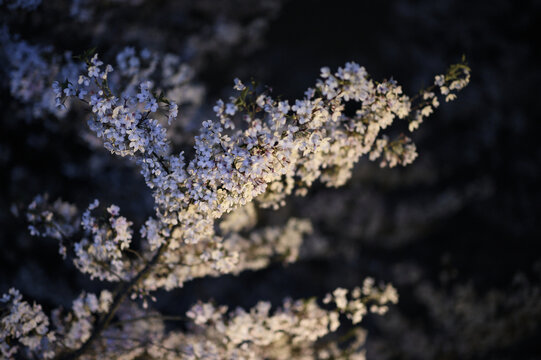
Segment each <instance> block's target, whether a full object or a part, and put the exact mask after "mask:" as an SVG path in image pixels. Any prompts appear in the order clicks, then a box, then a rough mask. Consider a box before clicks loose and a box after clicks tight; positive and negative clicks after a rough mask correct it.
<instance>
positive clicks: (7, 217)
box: [0, 0, 541, 359]
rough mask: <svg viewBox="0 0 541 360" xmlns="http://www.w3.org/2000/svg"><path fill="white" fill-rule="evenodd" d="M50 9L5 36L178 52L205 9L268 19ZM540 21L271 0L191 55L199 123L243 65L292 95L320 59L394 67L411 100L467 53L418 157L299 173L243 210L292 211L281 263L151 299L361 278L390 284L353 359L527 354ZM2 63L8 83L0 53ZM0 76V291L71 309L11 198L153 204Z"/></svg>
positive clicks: (223, 7) (533, 332) (126, 166)
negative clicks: (338, 174)
mask: <svg viewBox="0 0 541 360" xmlns="http://www.w3.org/2000/svg"><path fill="white" fill-rule="evenodd" d="M262 3H263V2H262ZM65 6H66V4H64V3H63V2H62V1H58V2H52V5H47V6H43V5H42V6H41V7H40V8H38V10H37V11H36V12H35V13H31V14H17V15H16V16H17V17H15V16H14V17H13V18H11V19H10V20H9V25H10V30H11V31H13V32H18V33H20V34H21V35H22V37H23V38H25V39H28V40H29V41H33V42H36V43H47V44H52V45H54V46H55V49H58V50H59V52H61V51H64V50H73V52H74V53H78V52H81V51H83V50H85V49H88V48H91V47H97V48H98V51H99V52H100V53H103V54H105V55H104V56H105V58H106V59H107V56H109V58H110V59H112V58H114V55H113V54H115V52H117V51H118V50H119V49H121V48H122V47H123V46H125V45H135V46H139V47H149V48H151V49H153V50H158V51H168V52H173V53H175V52H176V53H179V52H180V53H184V54H187V55H186V57H187V59H190V55H189V52H187V50H186V49H187V46H186V44H185V43H184V42H183V38H184V37H185V36H187V35H189V34H193V33H198V32H204V31H207V30H208V28H209V26H211V25H212V24H213V23H214V22H215V21H217V19H231V21H234V22H238V23H240V24H246V23H247V22H249V21H251V19H253V18H256V17H258V16H259V17H260V16H263V17H265V16H268V14H265V12H266V11H268V10H267V9H266V8H265V7H264V6H262V7H257V6H254V5H251V4H250V2H249V1H223V2H222V1H220V2H217V1H216V2H212V1H202V2H200V3H199V4H196V3H195V2H194V1H179V2H173V1H156V2H150V3H142V4H141V5H137V6H131V7H130V6H127V7H125V8H124V7H123V6H122V5H121V4H120V5H119V4H114V3H113V4H108V3H106V2H104V3H103V4H102V5H100V6H102V8H100V11H101V12H100V24H105V25H106V26H107V27H108V29H109V30H108V31H107V32H105V33H104V32H100V31H99V29H98V27H97V26H95V25H92V24H88V23H86V24H81V23H80V22H77V21H75V20H73V19H72V18H70V17H69V16H68V15H62V12H59V11H58V10H59V9H60V10H61V9H63V7H65ZM4 10H5V9H2V11H4ZM540 15H541V2H540V1H503V0H496V1H488V0H487V1H451V0H442V1H405V0H404V1H338V0H335V1H332V2H330V1H316V0H306V1H285V2H282V3H280V6H279V9H278V10H276V12H275V13H273V15H272V16H268V19H269V20H268V26H267V28H266V30H265V31H264V32H263V34H262V36H261V38H260V39H258V40H257V41H256V42H255V44H251V45H250V44H248V45H250V46H248V45H247V44H246V43H240V44H238V45H236V46H230V47H224V48H223V49H221V48H220V46H217V48H216V49H214V50H212V51H209V52H208V53H206V54H204V55H202V56H200V57H199V58H197V57H196V56H192V58H191V60H192V61H194V60H193V58H197V66H198V73H197V77H196V78H197V81H198V82H200V83H201V84H203V85H204V86H205V87H206V90H207V98H206V103H205V104H204V106H202V107H201V109H199V110H198V112H197V114H196V115H195V116H194V120H193V121H194V122H197V121H200V120H204V119H205V117H208V116H212V114H211V113H210V109H211V108H212V105H213V104H214V102H215V100H216V99H217V98H218V97H227V96H228V95H229V87H230V85H231V80H232V79H233V78H234V77H240V78H242V79H249V78H251V77H253V78H254V79H257V80H258V81H259V82H260V83H262V84H267V85H269V86H270V87H271V88H272V89H273V94H276V95H278V94H280V95H282V96H284V97H285V98H289V99H295V98H299V97H301V96H302V93H303V92H304V90H305V89H306V88H307V87H309V86H311V85H312V84H313V83H314V81H315V79H316V77H317V75H318V74H319V68H320V67H322V66H330V67H331V68H336V67H337V66H340V65H343V64H344V63H345V62H346V61H355V62H357V63H359V64H361V65H364V66H365V67H366V68H367V70H368V72H369V73H370V74H371V76H372V77H373V78H374V79H378V80H381V79H383V78H390V77H393V78H394V79H396V80H397V81H398V82H399V83H400V84H402V85H403V87H404V89H405V92H406V93H408V94H414V93H416V92H417V91H418V90H419V89H420V88H422V87H423V86H427V85H429V84H430V83H431V82H432V79H433V76H434V75H436V74H439V73H443V72H444V70H445V68H446V67H447V66H448V65H450V64H452V63H454V62H458V61H459V59H460V57H461V56H462V54H465V55H466V58H467V60H468V63H469V65H470V67H471V68H472V78H471V83H470V85H469V86H468V87H467V88H466V89H465V90H463V91H462V92H461V93H459V95H458V99H457V100H455V101H454V102H452V103H443V104H442V106H441V107H440V108H439V109H438V110H437V111H436V113H435V114H434V115H433V116H431V117H430V118H429V119H428V120H426V121H425V123H423V124H422V125H421V128H420V130H418V131H417V132H416V133H414V134H413V135H412V138H413V139H414V141H415V142H416V144H417V149H418V152H419V158H418V159H417V160H416V161H415V162H414V163H413V164H412V165H410V166H408V167H407V168H395V169H379V167H378V166H377V164H374V163H370V162H369V161H368V160H366V159H364V160H362V161H361V162H360V163H359V164H358V166H357V167H356V170H355V173H354V176H353V178H352V179H351V180H350V181H349V182H348V183H347V185H346V186H344V187H342V188H338V189H327V188H324V187H323V186H321V185H316V186H315V187H314V188H313V189H312V191H311V192H310V194H309V195H308V196H307V197H306V198H291V199H289V201H288V205H287V206H286V207H285V208H284V209H281V210H279V211H278V212H273V211H261V212H260V214H259V216H260V219H261V224H262V225H264V224H283V223H285V220H286V219H287V218H288V217H290V216H296V217H306V218H309V219H311V220H312V222H313V225H314V229H315V231H314V234H312V235H310V236H309V237H307V238H306V239H305V244H304V246H303V251H302V254H301V258H300V259H299V261H298V262H297V263H295V264H292V265H289V266H287V267H284V266H283V265H281V264H275V265H272V266H270V267H269V268H268V269H265V270H262V271H256V272H245V273H242V274H241V275H240V276H236V277H235V276H223V277H220V278H215V279H199V280H195V281H192V282H191V283H189V284H187V285H186V286H185V287H184V288H182V289H178V290H175V291H172V292H169V293H165V292H164V293H159V294H158V296H157V297H158V298H159V301H158V302H157V303H156V304H155V306H156V307H157V308H158V309H160V310H161V311H162V312H164V313H170V314H181V313H184V312H185V311H186V309H187V308H188V307H189V306H190V305H191V304H193V303H194V302H195V301H196V300H198V299H201V300H209V299H215V300H216V301H217V302H218V303H222V304H228V305H230V306H237V305H238V306H243V307H249V306H253V305H254V304H255V303H256V302H257V301H258V300H271V301H272V302H273V304H275V305H278V304H279V303H280V302H281V299H283V298H284V297H286V296H291V297H293V298H299V297H308V296H313V295H316V296H323V295H324V294H325V293H326V292H328V291H332V290H333V289H334V288H336V287H337V286H342V287H348V288H352V287H353V286H356V285H359V284H360V283H361V282H362V279H363V278H364V277H365V276H373V277H374V278H376V279H377V280H378V281H380V280H381V281H390V282H392V283H393V284H394V285H395V286H396V287H397V289H398V292H399V294H400V302H399V304H398V305H397V306H395V307H394V308H393V309H392V310H391V311H390V313H389V314H387V315H385V316H384V317H381V318H376V317H371V316H369V317H367V319H366V321H364V322H363V325H364V326H365V327H366V328H367V329H368V331H369V336H368V340H367V351H368V352H367V357H368V359H541V342H540V341H539V339H541V333H540V329H539V324H540V320H541V253H540V252H539V246H538V242H539V241H540V240H541V236H540V235H541V234H540V230H539V221H540V220H541V212H540V211H539V210H540V206H539V203H540V201H541V191H540V190H539V180H540V172H541V170H540V169H541V168H540V165H541V147H540V146H539V139H540V137H541V126H540V122H539V115H538V107H539V106H538V104H539V99H538V97H539V93H540V92H539V83H540V81H541V72H540V70H539V64H540V60H541V59H540V50H539V41H538V36H537V35H536V34H537V31H538V30H540V29H539V27H540V26H539V24H541V22H540V21H541V18H540V17H541V16H540ZM93 26H94V27H93ZM97 29H98V30H97ZM106 35H107V36H106ZM6 56H9V54H5V53H3V54H2V58H1V59H0V61H2V62H4V64H5V63H7V60H6ZM2 71H3V72H2V76H7V75H6V71H7V70H6V66H4V69H3V70H2ZM5 84H6V82H5V81H2V88H1V90H0V91H1V102H2V107H1V108H0V114H1V117H2V118H1V121H2V125H1V126H2V127H1V130H0V173H1V177H0V246H1V248H2V251H1V252H0V290H1V292H2V293H3V292H5V291H6V290H7V289H8V288H9V287H10V286H15V287H18V288H19V289H21V291H22V292H23V293H24V295H25V296H27V297H29V298H32V299H35V300H36V301H38V302H40V303H42V304H44V306H45V307H46V308H50V307H53V306H57V305H59V304H60V305H69V304H70V303H71V301H72V300H73V298H74V297H75V296H76V295H77V294H78V293H79V292H80V290H82V289H93V288H99V287H100V286H101V284H99V283H94V282H90V281H89V280H88V279H86V278H85V277H84V276H82V275H80V274H78V273H77V271H76V270H75V269H74V268H73V266H72V265H70V264H69V262H63V261H62V259H61V258H60V257H59V256H58V255H57V245H56V242H55V241H52V240H48V239H42V238H31V237H30V236H29V235H28V231H27V229H26V228H27V224H26V222H25V218H24V215H22V214H23V212H22V211H23V210H24V207H25V206H27V204H28V203H29V202H30V201H31V200H32V198H33V197H34V196H35V195H36V194H38V193H44V192H47V193H49V195H50V197H51V198H52V199H56V198H58V197H62V198H63V199H64V200H66V201H70V202H73V203H76V204H77V205H78V206H79V207H80V208H81V209H84V208H85V207H86V206H87V205H88V203H90V202H91V201H92V200H93V199H94V198H99V199H100V200H102V201H103V202H105V203H116V204H118V205H119V206H120V207H121V209H122V210H123V213H124V215H126V216H127V217H128V218H129V219H131V220H133V221H134V223H135V224H136V225H140V224H142V222H143V221H144V220H145V218H146V217H148V216H149V215H151V214H152V200H151V198H150V196H149V192H148V190H147V189H146V187H145V185H144V183H143V181H142V179H141V177H140V176H139V174H138V171H137V169H136V168H135V167H134V166H133V165H132V164H130V163H129V161H127V160H124V159H118V158H113V157H112V156H110V155H109V154H108V153H106V151H105V150H97V151H96V150H94V149H91V148H90V147H89V146H88V144H87V143H85V142H84V141H83V140H82V139H81V138H80V136H79V135H80V129H81V128H82V127H84V126H85V124H84V123H85V121H84V118H82V117H81V116H80V114H79V115H78V116H77V115H75V114H74V115H69V116H68V117H66V118H64V119H60V120H59V119H55V118H54V117H53V116H52V115H44V116H43V117H40V118H34V119H28V118H27V117H25V116H23V115H21V112H20V111H19V109H20V108H21V107H24V104H22V103H21V102H20V101H19V100H16V99H14V98H13V97H12V96H11V95H10V92H9V87H8V86H6V85H5ZM177 146H178V147H183V146H185V145H183V144H177ZM96 163H98V164H99V165H96V166H94V167H93V166H92V164H96ZM96 169H98V170H96ZM16 215H18V216H16ZM135 229H137V227H135Z"/></svg>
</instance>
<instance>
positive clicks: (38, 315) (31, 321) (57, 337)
mask: <svg viewBox="0 0 541 360" xmlns="http://www.w3.org/2000/svg"><path fill="white" fill-rule="evenodd" d="M112 300H113V298H112V294H111V293H110V292H109V291H107V290H104V291H102V292H101V294H100V295H99V296H96V295H95V294H92V293H88V294H86V293H81V294H80V295H79V297H78V298H77V299H75V300H74V301H73V304H72V310H71V311H69V312H67V313H63V311H62V309H60V308H57V309H54V310H53V311H52V314H51V320H50V319H49V317H47V316H46V315H45V313H44V312H43V310H42V308H41V306H40V305H37V304H33V305H30V304H29V303H28V302H26V301H24V300H23V299H22V295H21V294H20V292H19V291H18V290H16V289H13V288H12V289H10V290H9V292H8V293H7V294H4V295H3V297H2V298H0V309H1V310H2V312H4V311H5V312H6V314H5V315H3V316H2V317H1V318H0V355H2V357H3V358H5V359H14V358H16V356H17V355H19V356H20V355H23V354H24V356H26V357H28V358H40V359H52V358H54V357H55V356H58V355H59V354H61V353H62V352H63V351H66V350H70V349H77V348H78V347H80V346H81V344H82V343H83V342H84V341H86V340H87V339H88V338H89V337H90V334H91V331H92V327H93V323H94V321H95V316H96V315H98V314H103V313H107V311H109V306H110V305H111V303H112ZM20 345H22V347H21V346H20ZM20 350H21V351H20Z"/></svg>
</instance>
